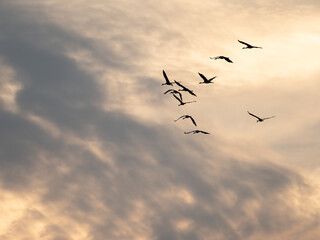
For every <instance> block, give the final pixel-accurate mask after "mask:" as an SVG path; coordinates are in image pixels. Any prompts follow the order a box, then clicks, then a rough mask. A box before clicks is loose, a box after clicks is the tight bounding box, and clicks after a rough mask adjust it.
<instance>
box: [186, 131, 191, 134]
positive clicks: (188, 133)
mask: <svg viewBox="0 0 320 240" xmlns="http://www.w3.org/2000/svg"><path fill="white" fill-rule="evenodd" d="M192 132H193V131H190V132H184V134H189V133H192Z"/></svg>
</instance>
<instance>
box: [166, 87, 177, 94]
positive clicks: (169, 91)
mask: <svg viewBox="0 0 320 240" xmlns="http://www.w3.org/2000/svg"><path fill="white" fill-rule="evenodd" d="M172 91H175V90H174V89H172V88H171V89H169V90H167V91H165V92H164V93H163V94H167V93H171V92H172Z"/></svg>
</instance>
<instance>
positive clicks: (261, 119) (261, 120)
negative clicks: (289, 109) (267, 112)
mask: <svg viewBox="0 0 320 240" xmlns="http://www.w3.org/2000/svg"><path fill="white" fill-rule="evenodd" d="M247 112H248V113H249V115H251V116H253V117H255V118H256V119H258V120H257V122H263V121H264V120H267V119H270V118H274V117H275V116H272V117H266V118H260V117H258V116H256V115H254V114H252V113H251V112H249V111H247Z"/></svg>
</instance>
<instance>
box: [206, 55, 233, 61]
mask: <svg viewBox="0 0 320 240" xmlns="http://www.w3.org/2000/svg"><path fill="white" fill-rule="evenodd" d="M209 58H210V59H214V60H217V59H224V60H226V61H227V62H229V63H233V62H232V61H231V60H230V58H228V57H225V56H217V57H209Z"/></svg>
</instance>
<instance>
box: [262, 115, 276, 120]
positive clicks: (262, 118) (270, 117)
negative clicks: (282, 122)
mask: <svg viewBox="0 0 320 240" xmlns="http://www.w3.org/2000/svg"><path fill="white" fill-rule="evenodd" d="M274 117H275V116H272V117H267V118H262V120H267V119H270V118H274Z"/></svg>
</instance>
